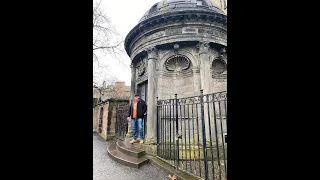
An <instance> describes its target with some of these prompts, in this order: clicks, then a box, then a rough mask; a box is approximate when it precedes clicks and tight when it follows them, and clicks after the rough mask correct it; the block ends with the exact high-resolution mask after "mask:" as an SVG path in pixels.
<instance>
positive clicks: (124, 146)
mask: <svg viewBox="0 0 320 180" xmlns="http://www.w3.org/2000/svg"><path fill="white" fill-rule="evenodd" d="M116 144H117V148H118V150H119V151H121V152H122V153H124V154H127V155H129V156H132V157H136V158H140V157H142V156H144V155H145V154H146V153H145V151H144V150H141V149H138V148H136V147H135V146H134V145H132V144H130V143H129V142H126V141H117V142H116Z"/></svg>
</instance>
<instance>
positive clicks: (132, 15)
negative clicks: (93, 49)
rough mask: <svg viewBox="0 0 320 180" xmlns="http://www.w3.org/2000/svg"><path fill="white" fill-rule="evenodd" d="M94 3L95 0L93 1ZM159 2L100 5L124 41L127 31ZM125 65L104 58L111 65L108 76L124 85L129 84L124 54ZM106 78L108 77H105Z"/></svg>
mask: <svg viewBox="0 0 320 180" xmlns="http://www.w3.org/2000/svg"><path fill="white" fill-rule="evenodd" d="M94 1H95V0H94ZM159 1H160V0H102V1H101V5H102V6H103V8H104V9H105V10H106V13H107V16H108V17H109V19H110V20H111V22H112V24H113V25H114V26H115V28H116V29H117V30H118V32H119V33H120V35H121V36H122V37H123V39H125V37H126V35H127V34H128V33H129V31H130V30H131V29H132V28H133V27H134V26H135V25H137V24H138V22H139V20H140V19H141V17H142V16H143V15H144V14H145V13H146V12H147V10H149V9H150V8H151V6H152V5H154V4H155V3H156V2H159ZM123 58H124V59H125V63H126V65H121V64H119V63H118V61H117V60H114V59H113V58H110V57H105V58H104V59H106V60H107V61H108V64H109V65H111V67H112V68H110V74H111V75H112V76H114V77H116V78H117V79H118V80H120V81H125V82H126V85H130V83H131V70H130V67H129V65H130V58H129V57H128V56H127V55H126V54H125V55H124V57H123ZM106 78H108V77H106Z"/></svg>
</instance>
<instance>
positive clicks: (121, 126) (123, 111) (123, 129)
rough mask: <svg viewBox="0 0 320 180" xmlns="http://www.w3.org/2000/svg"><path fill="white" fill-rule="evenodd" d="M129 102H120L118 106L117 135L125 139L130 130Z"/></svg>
mask: <svg viewBox="0 0 320 180" xmlns="http://www.w3.org/2000/svg"><path fill="white" fill-rule="evenodd" d="M128 110H129V105H128V104H118V106H117V108H116V137H117V138H119V139H121V140H124V138H125V136H126V134H127V132H128V120H127V117H128Z"/></svg>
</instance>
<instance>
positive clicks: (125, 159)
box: [107, 143, 149, 169]
mask: <svg viewBox="0 0 320 180" xmlns="http://www.w3.org/2000/svg"><path fill="white" fill-rule="evenodd" d="M107 151H108V155H109V157H110V158H112V159H113V160H114V161H116V162H118V163H120V164H123V165H125V166H129V167H133V168H137V169H138V168H140V167H141V166H142V165H144V164H146V163H148V162H149V159H148V158H147V157H145V156H144V157H139V158H137V157H132V156H129V155H127V154H124V153H123V152H121V151H119V150H118V148H117V143H111V144H110V145H109V146H108V148H107Z"/></svg>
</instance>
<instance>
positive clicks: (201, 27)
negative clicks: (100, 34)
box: [125, 0, 227, 141]
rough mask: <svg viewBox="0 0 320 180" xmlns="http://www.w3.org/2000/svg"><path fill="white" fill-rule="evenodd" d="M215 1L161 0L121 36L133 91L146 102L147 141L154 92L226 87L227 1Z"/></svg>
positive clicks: (165, 94) (181, 93)
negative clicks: (127, 32)
mask: <svg viewBox="0 0 320 180" xmlns="http://www.w3.org/2000/svg"><path fill="white" fill-rule="evenodd" d="M215 1H218V0H211V1H210V0H163V1H160V2H158V3H156V4H155V5H153V6H152V7H151V8H150V9H149V10H148V11H147V12H146V13H145V15H144V16H143V17H142V18H141V20H140V21H139V23H138V24H137V25H136V26H135V27H134V28H133V29H132V30H131V31H130V32H129V34H128V35H127V37H126V39H125V50H126V52H127V54H128V55H129V57H130V58H131V60H132V64H131V68H132V79H131V96H133V95H134V94H136V93H139V94H140V96H141V97H142V98H143V99H144V100H146V102H147V105H148V112H147V116H148V118H147V119H148V121H147V134H146V138H147V141H148V139H149V140H150V139H151V140H152V139H154V138H155V132H156V129H155V128H156V125H155V121H156V120H155V118H156V116H155V114H156V97H158V98H159V99H169V98H173V97H174V94H178V97H189V96H195V95H199V93H200V89H203V92H204V94H207V93H213V92H219V91H226V88H227V85H226V83H227V81H226V77H227V15H226V8H225V7H226V6H222V4H221V3H223V2H224V1H222V0H221V1H220V0H219V2H221V3H220V4H219V5H217V4H216V3H214V2H215ZM223 5H224V4H223ZM225 5H226V3H225ZM221 7H222V8H221Z"/></svg>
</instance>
